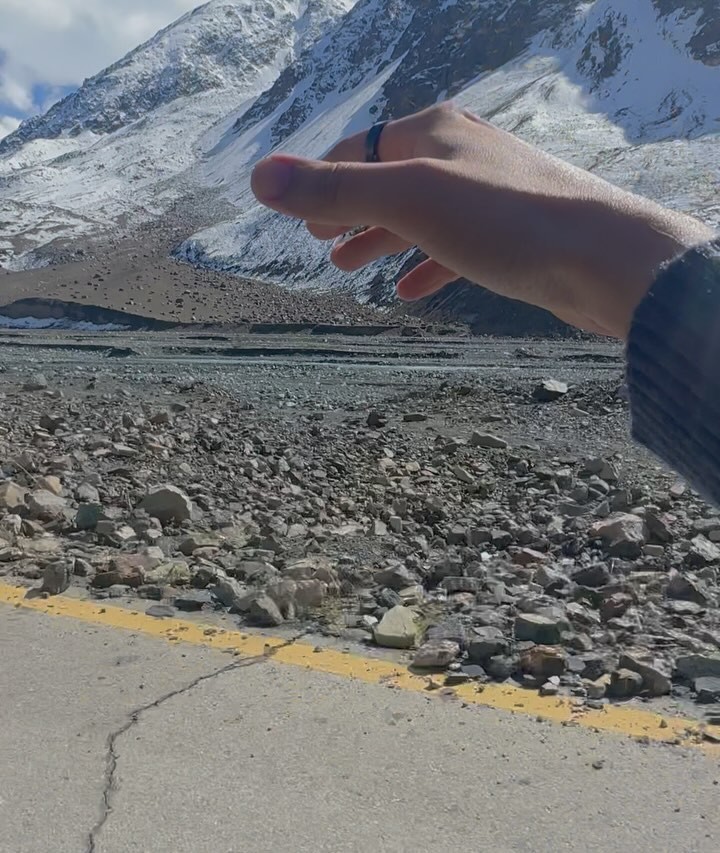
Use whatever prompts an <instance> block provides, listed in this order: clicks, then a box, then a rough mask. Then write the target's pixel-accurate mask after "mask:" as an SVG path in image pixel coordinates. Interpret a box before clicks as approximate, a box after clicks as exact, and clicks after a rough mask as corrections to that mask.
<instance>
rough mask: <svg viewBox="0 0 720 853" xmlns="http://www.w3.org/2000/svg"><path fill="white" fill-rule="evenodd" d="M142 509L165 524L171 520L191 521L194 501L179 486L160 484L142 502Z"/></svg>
mask: <svg viewBox="0 0 720 853" xmlns="http://www.w3.org/2000/svg"><path fill="white" fill-rule="evenodd" d="M140 509H144V510H145V512H147V514H148V515H150V516H152V517H153V518H157V520H158V521H161V522H162V523H163V524H167V523H168V522H171V521H177V522H181V521H189V520H190V519H191V518H192V502H191V500H190V498H189V497H188V496H187V495H186V494H185V493H184V492H182V491H180V489H178V488H177V486H158V487H157V488H155V489H152V490H151V491H149V492H148V493H147V494H146V495H145V497H144V498H143V499H142V501H141V502H140Z"/></svg>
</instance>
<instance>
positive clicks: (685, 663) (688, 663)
mask: <svg viewBox="0 0 720 853" xmlns="http://www.w3.org/2000/svg"><path fill="white" fill-rule="evenodd" d="M675 676H676V677H677V678H681V679H684V680H685V681H694V680H695V679H696V678H702V677H703V676H709V677H712V678H720V654H715V655H681V656H680V657H678V658H677V659H676V660H675Z"/></svg>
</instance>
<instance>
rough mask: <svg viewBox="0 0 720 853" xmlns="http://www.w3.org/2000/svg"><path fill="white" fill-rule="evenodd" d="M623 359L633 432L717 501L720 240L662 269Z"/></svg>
mask: <svg viewBox="0 0 720 853" xmlns="http://www.w3.org/2000/svg"><path fill="white" fill-rule="evenodd" d="M627 361H628V388H629V391H630V404H631V410H632V424H633V437H634V438H635V439H636V440H637V441H639V442H640V443H641V444H643V445H645V447H647V448H648V449H649V450H651V451H652V452H653V453H655V454H656V455H657V456H659V457H660V458H661V459H662V460H663V461H664V462H666V463H667V464H668V465H670V466H671V467H672V468H673V469H675V471H677V472H678V474H680V475H681V476H682V477H684V478H685V479H686V480H687V481H688V483H689V484H690V485H691V486H692V487H693V488H695V489H697V490H698V491H699V492H701V493H702V494H703V495H704V496H705V497H706V498H708V499H709V500H712V501H713V502H714V503H716V504H719V505H720V240H716V241H714V242H713V243H710V244H708V245H706V246H702V247H698V248H696V249H692V250H690V251H689V252H686V253H685V254H684V255H682V257H680V258H678V259H677V260H675V261H673V262H672V263H670V264H669V265H668V266H666V267H665V268H664V269H663V270H662V271H661V273H660V275H659V276H658V278H657V280H656V281H655V283H654V284H653V286H652V288H651V289H650V291H649V293H648V295H647V296H646V297H645V299H644V300H643V301H642V302H641V304H640V306H639V307H638V309H637V311H636V313H635V317H634V320H633V325H632V329H631V331H630V336H629V339H628V346H627Z"/></svg>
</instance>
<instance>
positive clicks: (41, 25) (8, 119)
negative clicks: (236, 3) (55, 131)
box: [0, 0, 202, 137]
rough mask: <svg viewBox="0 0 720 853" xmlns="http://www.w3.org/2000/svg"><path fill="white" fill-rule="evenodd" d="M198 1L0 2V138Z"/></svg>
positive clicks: (5, 0)
mask: <svg viewBox="0 0 720 853" xmlns="http://www.w3.org/2000/svg"><path fill="white" fill-rule="evenodd" d="M198 5H202V0H0V137H2V136H4V135H5V134H7V133H10V132H12V131H13V130H14V129H15V128H16V127H17V125H18V124H19V123H20V121H21V120H22V119H24V118H27V117H28V116H31V115H35V114H37V113H41V112H45V110H47V109H48V107H50V106H51V105H52V104H53V103H54V102H55V101H57V100H59V99H60V98H62V97H63V96H64V95H66V94H67V93H68V92H71V91H73V90H74V89H76V88H77V87H78V86H79V85H80V84H81V83H82V81H83V80H84V79H85V78H86V77H90V76H92V75H93V74H95V73H97V72H98V71H100V70H102V69H103V68H105V67H106V66H107V65H110V64H111V63H112V62H114V61H115V60H117V59H120V57H121V56H124V54H126V53H127V52H128V51H129V50H132V48H134V47H136V46H137V45H138V44H140V43H141V42H143V41H145V40H146V39H147V38H149V37H150V36H152V35H153V34H154V33H156V32H157V31H158V30H159V29H161V28H162V27H164V26H166V25H167V24H169V23H171V22H172V21H174V20H175V19H176V18H178V17H179V16H180V15H182V14H183V13H184V12H187V11H188V10H189V9H192V8H194V7H195V6H198Z"/></svg>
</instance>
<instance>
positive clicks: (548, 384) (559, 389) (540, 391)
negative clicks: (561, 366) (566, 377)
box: [533, 379, 569, 403]
mask: <svg viewBox="0 0 720 853" xmlns="http://www.w3.org/2000/svg"><path fill="white" fill-rule="evenodd" d="M568 390H569V389H568V386H567V384H566V383H565V382H558V381H557V380H556V379H546V380H545V381H543V382H541V383H540V384H539V385H537V386H536V387H535V390H534V391H533V398H534V399H535V400H537V401H538V402H539V403H552V402H553V401H555V400H559V399H560V398H561V397H564V396H565V395H566V394H567V392H568Z"/></svg>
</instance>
